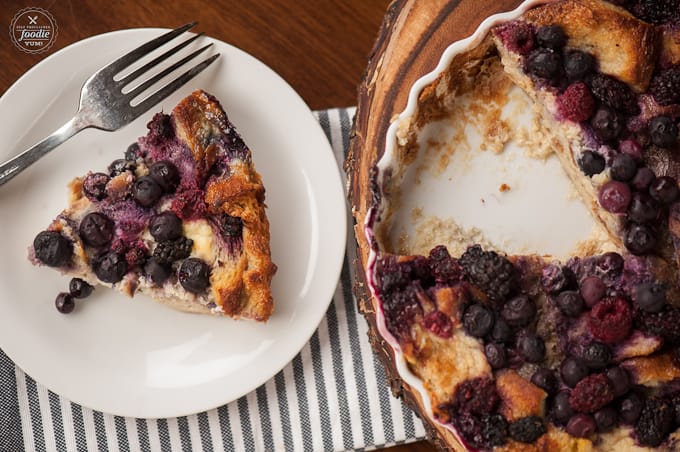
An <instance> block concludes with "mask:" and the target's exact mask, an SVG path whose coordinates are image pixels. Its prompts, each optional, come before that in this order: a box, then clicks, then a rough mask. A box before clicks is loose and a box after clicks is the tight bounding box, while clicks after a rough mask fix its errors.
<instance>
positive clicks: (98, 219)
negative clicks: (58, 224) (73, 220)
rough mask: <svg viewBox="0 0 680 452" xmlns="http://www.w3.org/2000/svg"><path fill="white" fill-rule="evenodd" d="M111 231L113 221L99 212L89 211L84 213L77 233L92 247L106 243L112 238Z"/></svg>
mask: <svg viewBox="0 0 680 452" xmlns="http://www.w3.org/2000/svg"><path fill="white" fill-rule="evenodd" d="M113 232H114V224H113V221H111V219H110V218H109V217H107V216H106V215H104V214H103V213H100V212H91V213H88V214H87V215H85V217H83V219H82V221H81V222H80V226H79V228H78V233H79V234H80V238H81V239H82V240H83V242H85V244H87V245H90V246H93V247H102V246H104V245H107V244H108V243H109V242H111V239H113Z"/></svg>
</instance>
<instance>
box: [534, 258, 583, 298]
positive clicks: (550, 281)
mask: <svg viewBox="0 0 680 452" xmlns="http://www.w3.org/2000/svg"><path fill="white" fill-rule="evenodd" d="M575 286H576V275H575V274H574V272H573V271H572V270H571V269H570V268H569V267H566V266H559V265H547V266H545V267H544V268H543V270H542V271H541V287H543V290H545V291H546V292H548V293H549V294H551V295H557V294H558V293H560V292H562V291H564V290H568V289H571V288H573V287H575Z"/></svg>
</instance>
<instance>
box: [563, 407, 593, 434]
mask: <svg viewBox="0 0 680 452" xmlns="http://www.w3.org/2000/svg"><path fill="white" fill-rule="evenodd" d="M596 428H597V425H596V424H595V420H594V419H593V417H592V416H591V415H589V414H583V413H579V414H576V415H574V416H572V417H571V419H569V422H568V423H567V433H569V434H570V435H571V436H575V437H577V438H587V437H589V436H590V435H592V434H593V433H595V429H596Z"/></svg>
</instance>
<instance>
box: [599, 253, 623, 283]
mask: <svg viewBox="0 0 680 452" xmlns="http://www.w3.org/2000/svg"><path fill="white" fill-rule="evenodd" d="M623 265H624V261H623V256H621V255H620V254H619V253H615V252H613V251H610V252H608V253H604V254H603V255H602V256H600V258H599V259H598V260H597V271H598V272H599V273H600V276H601V277H603V278H607V279H610V280H611V279H614V278H616V277H618V276H619V275H620V274H621V272H622V271H623Z"/></svg>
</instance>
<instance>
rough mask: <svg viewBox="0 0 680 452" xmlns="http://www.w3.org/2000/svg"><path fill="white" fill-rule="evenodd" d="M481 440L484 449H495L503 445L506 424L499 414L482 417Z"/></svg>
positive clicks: (506, 431) (506, 429)
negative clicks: (482, 440)
mask: <svg viewBox="0 0 680 452" xmlns="http://www.w3.org/2000/svg"><path fill="white" fill-rule="evenodd" d="M481 422H482V438H483V439H484V445H485V446H486V447H496V446H502V445H503V444H505V437H506V436H507V435H508V422H507V421H506V420H505V418H504V417H503V416H502V415H500V414H490V415H487V416H482V418H481Z"/></svg>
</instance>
